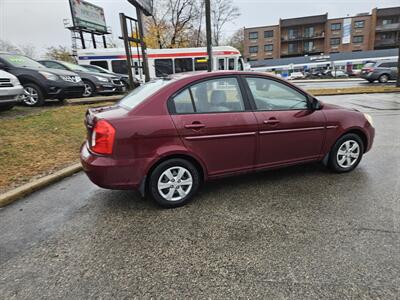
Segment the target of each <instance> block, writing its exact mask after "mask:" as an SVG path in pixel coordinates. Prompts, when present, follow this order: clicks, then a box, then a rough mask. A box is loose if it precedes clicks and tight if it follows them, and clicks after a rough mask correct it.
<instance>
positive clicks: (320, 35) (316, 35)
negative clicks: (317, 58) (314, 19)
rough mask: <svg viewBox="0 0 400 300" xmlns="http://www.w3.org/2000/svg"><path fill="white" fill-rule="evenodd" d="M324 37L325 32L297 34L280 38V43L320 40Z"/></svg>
mask: <svg viewBox="0 0 400 300" xmlns="http://www.w3.org/2000/svg"><path fill="white" fill-rule="evenodd" d="M324 37H325V32H319V33H314V34H297V35H295V36H288V35H285V36H282V37H281V41H282V42H291V41H302V40H311V39H321V38H324Z"/></svg>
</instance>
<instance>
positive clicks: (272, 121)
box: [264, 119, 281, 125]
mask: <svg viewBox="0 0 400 300" xmlns="http://www.w3.org/2000/svg"><path fill="white" fill-rule="evenodd" d="M280 122H281V121H279V120H277V119H269V120H265V121H264V124H268V125H275V124H278V123H280Z"/></svg>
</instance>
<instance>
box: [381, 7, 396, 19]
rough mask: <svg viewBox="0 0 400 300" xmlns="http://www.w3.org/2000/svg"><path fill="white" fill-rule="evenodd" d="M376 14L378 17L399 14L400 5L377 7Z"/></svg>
mask: <svg viewBox="0 0 400 300" xmlns="http://www.w3.org/2000/svg"><path fill="white" fill-rule="evenodd" d="M376 15H377V16H378V17H386V16H393V15H400V6H398V7H388V8H378V9H377V10H376Z"/></svg>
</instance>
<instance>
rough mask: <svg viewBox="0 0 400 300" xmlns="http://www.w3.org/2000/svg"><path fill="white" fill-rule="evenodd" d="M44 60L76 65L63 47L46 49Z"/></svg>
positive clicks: (70, 54)
mask: <svg viewBox="0 0 400 300" xmlns="http://www.w3.org/2000/svg"><path fill="white" fill-rule="evenodd" d="M46 58H48V59H54V60H62V61H67V62H71V63H76V61H75V59H74V57H73V56H72V53H71V52H70V51H69V50H68V49H67V47H65V46H58V47H49V48H47V52H46Z"/></svg>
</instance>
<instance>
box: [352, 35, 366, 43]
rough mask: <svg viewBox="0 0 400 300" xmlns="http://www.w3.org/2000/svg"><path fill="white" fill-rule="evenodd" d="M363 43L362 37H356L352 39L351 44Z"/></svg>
mask: <svg viewBox="0 0 400 300" xmlns="http://www.w3.org/2000/svg"><path fill="white" fill-rule="evenodd" d="M362 42H364V37H363V36H362V35H356V36H354V37H353V43H357V44H360V43H362Z"/></svg>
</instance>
